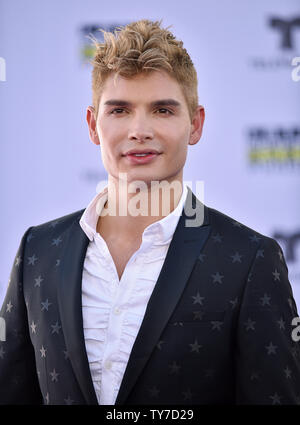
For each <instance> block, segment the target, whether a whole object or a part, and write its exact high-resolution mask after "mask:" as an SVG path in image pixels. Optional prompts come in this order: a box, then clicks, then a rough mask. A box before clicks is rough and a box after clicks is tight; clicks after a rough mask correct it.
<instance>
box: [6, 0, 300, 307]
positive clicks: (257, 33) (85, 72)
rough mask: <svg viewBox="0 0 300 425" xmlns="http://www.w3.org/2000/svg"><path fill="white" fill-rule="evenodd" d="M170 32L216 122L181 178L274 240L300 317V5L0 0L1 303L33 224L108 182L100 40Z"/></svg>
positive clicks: (272, 0)
mask: <svg viewBox="0 0 300 425" xmlns="http://www.w3.org/2000/svg"><path fill="white" fill-rule="evenodd" d="M143 18H147V19H151V20H161V19H162V21H163V25H164V26H170V28H171V30H172V31H173V33H174V34H175V35H176V36H177V37H178V38H180V39H182V40H183V41H184V46H185V47H186V48H187V50H188V51H189V53H190V55H191V57H192V60H193V62H194V64H195V66H196V69H197V72H198V79H199V90H198V91H199V102H200V103H201V104H202V105H203V106H204V107H205V110H206V121H205V125H204V132H203V136H202V138H201V140H200V142H199V143H198V144H197V145H195V146H190V147H189V153H188V158H187V163H186V167H185V174H184V180H185V181H186V182H189V183H188V184H189V186H190V187H191V189H193V190H194V191H195V190H196V186H195V182H196V181H203V182H204V202H205V203H206V204H207V205H208V206H210V207H213V208H215V209H218V210H220V211H222V212H223V213H225V214H227V215H229V216H231V217H233V218H234V219H235V220H238V221H240V222H242V223H244V224H246V225H247V226H249V227H252V228H253V229H255V230H257V231H259V232H261V233H263V234H265V235H268V236H271V237H273V238H275V239H276V240H277V241H278V243H279V244H280V245H281V247H282V249H283V251H284V254H285V257H286V260H287V264H288V267H289V277H290V282H291V285H292V288H293V292H294V296H295V299H296V303H297V305H298V311H299V308H300V3H299V0H286V1H284V2H282V1H281V0H265V1H263V2H261V1H251V2H250V1H238V0H235V1H234V0H222V1H219V0H189V1H186V2H180V1H176V2H174V0H165V1H164V2H162V1H160V0H152V1H151V2H140V1H137V0H136V1H131V0H128V1H126V2H124V1H120V0H115V1H114V2H107V1H102V0H84V1H83V0H80V1H79V0H64V1H60V0H51V1H50V0H45V1H40V0H27V1H26V2H25V1H21V0H19V1H16V0H9V1H8V0H0V176H1V180H0V182H1V220H0V234H1V240H2V250H1V256H0V303H2V300H3V297H4V294H5V291H6V288H7V284H8V280H9V274H10V270H11V268H12V266H13V262H14V257H15V254H16V252H17V249H18V246H19V243H20V240H21V237H22V235H23V234H24V232H25V231H26V230H27V229H28V227H30V226H34V225H38V224H41V223H43V222H46V221H48V220H51V219H54V218H57V217H60V216H62V215H66V214H69V213H71V212H73V211H75V210H78V209H81V208H84V207H86V205H87V204H88V203H89V202H90V200H91V198H92V197H93V196H94V195H95V193H96V191H97V187H98V188H99V186H101V185H102V182H103V181H105V180H106V178H107V176H106V171H105V170H104V168H103V165H102V162H101V154H100V148H99V147H98V146H95V145H94V144H92V142H90V140H89V137H88V127H87V124H86V107H87V106H88V105H90V104H91V99H92V96H91V65H90V62H89V61H90V60H91V58H92V56H93V47H92V43H91V41H90V39H89V36H90V35H93V36H95V37H96V38H98V39H99V40H100V39H101V32H99V31H98V29H99V28H103V29H105V30H114V28H115V27H118V26H120V25H126V24H127V23H129V22H131V21H134V20H138V19H143Z"/></svg>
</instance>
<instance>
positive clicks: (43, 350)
mask: <svg viewBox="0 0 300 425" xmlns="http://www.w3.org/2000/svg"><path fill="white" fill-rule="evenodd" d="M46 351H47V350H46V349H45V348H44V346H43V345H42V348H41V349H40V352H41V357H46Z"/></svg>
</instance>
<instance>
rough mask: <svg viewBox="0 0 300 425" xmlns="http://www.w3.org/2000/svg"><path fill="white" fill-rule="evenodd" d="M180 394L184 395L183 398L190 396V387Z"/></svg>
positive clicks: (186, 398) (189, 397)
mask: <svg viewBox="0 0 300 425" xmlns="http://www.w3.org/2000/svg"><path fill="white" fill-rule="evenodd" d="M182 394H183V395H184V399H185V400H188V399H191V398H192V393H191V390H190V388H188V389H187V390H186V391H183V392H182Z"/></svg>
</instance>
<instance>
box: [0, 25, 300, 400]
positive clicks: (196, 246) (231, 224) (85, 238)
mask: <svg viewBox="0 0 300 425" xmlns="http://www.w3.org/2000/svg"><path fill="white" fill-rule="evenodd" d="M104 35H105V41H104V43H101V44H96V47H97V50H96V55H95V58H94V69H93V106H90V107H88V108H87V122H88V126H89V134H90V138H91V140H92V141H93V142H94V143H95V144H96V145H100V148H101V153H102V161H103V164H104V166H105V168H106V170H107V173H108V184H107V187H105V188H104V190H103V191H102V192H100V193H99V194H97V195H96V197H95V198H94V199H93V200H92V201H91V203H90V204H89V205H88V207H87V208H86V209H83V210H80V211H76V212H74V213H72V214H69V215H67V216H64V217H61V218H59V219H57V220H53V221H50V222H48V223H44V224H41V225H39V226H34V227H30V228H29V229H28V230H27V231H26V232H25V234H24V236H23V238H22V241H21V244H20V247H19V250H18V253H17V255H16V259H15V263H14V265H13V268H12V272H11V277H10V283H9V287H8V290H7V294H6V298H5V300H4V303H3V306H2V310H1V317H3V318H4V319H5V324H6V341H3V342H1V346H0V364H1V367H0V403H2V404H22V403H23V404H41V403H44V404H137V405H142V404H183V405H187V404H274V405H275V404H297V403H300V355H299V347H298V344H297V343H296V341H295V340H294V338H292V331H293V327H292V320H293V319H294V318H295V317H297V316H298V313H297V307H296V304H295V301H294V298H293V293H292V289H291V285H290V283H289V280H288V270H287V266H286V263H285V260H284V256H283V253H282V250H281V248H280V247H279V245H278V244H277V242H276V241H275V240H273V239H271V238H268V237H266V236H263V235H261V234H259V233H257V232H255V231H254V230H252V229H250V228H248V227H246V226H244V225H242V224H241V223H238V222H237V221H235V220H233V219H232V218H230V217H228V216H226V215H224V214H222V213H221V212H218V211H216V210H214V209H212V208H209V207H207V206H205V205H203V204H202V203H201V202H200V201H199V200H198V199H197V198H196V196H195V195H194V193H193V192H192V191H191V189H190V188H188V187H187V186H186V185H183V180H182V178H183V167H184V163H185V160H186V154H187V148H188V145H194V144H196V143H197V142H198V141H199V139H200V137H201V133H202V128H203V123H204V109H203V107H202V106H199V105H198V98H197V75H196V71H195V68H194V66H193V63H192V61H191V59H190V57H189V55H188V53H187V52H186V50H185V49H184V48H183V45H182V42H180V41H178V40H176V39H175V38H174V36H173V35H172V34H171V33H170V32H169V31H168V30H166V29H162V28H161V27H160V23H158V22H150V21H147V20H142V21H139V22H135V23H132V24H130V25H128V26H126V27H125V28H123V29H121V30H118V31H116V33H115V34H111V33H105V34H104ZM164 185H165V187H166V188H167V190H166V191H165V192H164V190H163V186H164ZM170 188H172V190H168V189H170ZM171 191H172V194H173V196H172V197H171V196H169V195H170V192H171ZM153 211H154V212H155V213H153ZM191 212H192V213H193V215H192V214H191ZM193 220H194V222H193ZM195 222H196V225H195Z"/></svg>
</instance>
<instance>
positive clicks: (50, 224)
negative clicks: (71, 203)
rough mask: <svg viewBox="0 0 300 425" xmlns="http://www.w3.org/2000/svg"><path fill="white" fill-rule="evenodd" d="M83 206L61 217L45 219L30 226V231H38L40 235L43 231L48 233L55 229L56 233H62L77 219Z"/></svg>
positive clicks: (82, 210) (81, 212)
mask: <svg viewBox="0 0 300 425" xmlns="http://www.w3.org/2000/svg"><path fill="white" fill-rule="evenodd" d="M84 210H85V208H83V209H81V210H77V211H74V212H72V213H69V214H66V215H64V216H61V217H57V218H54V219H52V220H49V221H46V222H44V223H41V224H38V225H35V226H31V227H30V231H33V232H34V233H35V234H36V233H38V234H39V235H42V234H44V233H49V232H51V231H53V230H55V231H56V233H62V232H64V231H65V230H66V229H67V228H69V227H70V226H71V225H72V224H73V222H74V221H76V220H77V221H79V220H80V218H81V216H82V214H83V212H84Z"/></svg>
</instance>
